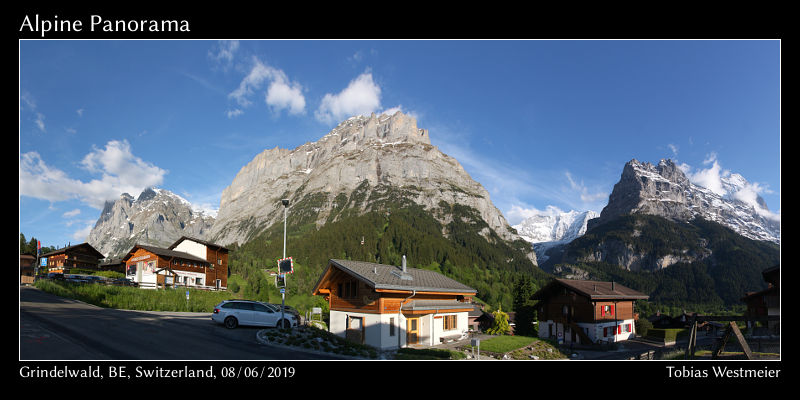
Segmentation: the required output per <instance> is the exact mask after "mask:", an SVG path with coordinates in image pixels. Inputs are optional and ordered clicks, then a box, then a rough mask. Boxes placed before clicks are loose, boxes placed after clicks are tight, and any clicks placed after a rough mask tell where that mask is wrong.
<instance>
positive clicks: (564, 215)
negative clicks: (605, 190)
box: [513, 206, 600, 263]
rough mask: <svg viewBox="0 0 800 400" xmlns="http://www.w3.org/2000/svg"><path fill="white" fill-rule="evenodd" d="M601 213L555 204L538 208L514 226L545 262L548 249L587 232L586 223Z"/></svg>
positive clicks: (537, 257) (539, 259) (540, 259)
mask: <svg viewBox="0 0 800 400" xmlns="http://www.w3.org/2000/svg"><path fill="white" fill-rule="evenodd" d="M599 216H600V214H598V213H597V212H594V211H574V210H572V211H566V212H564V211H562V210H560V209H558V208H557V207H554V206H548V207H547V209H546V210H544V211H539V210H536V211H535V212H534V214H533V215H531V216H529V217H528V218H526V219H525V220H524V221H522V222H521V223H520V224H517V225H514V226H513V228H514V229H516V230H517V233H518V234H519V235H520V237H522V238H523V239H525V240H526V241H528V242H530V243H532V244H533V249H534V251H535V252H536V259H537V260H538V261H539V262H540V263H543V262H545V261H547V259H548V257H547V255H545V253H546V252H547V250H549V249H550V248H552V247H554V246H558V245H560V244H565V243H569V242H571V241H573V240H575V239H576V238H578V237H580V236H583V234H584V233H586V224H587V223H588V221H589V220H590V219H592V218H597V217H599Z"/></svg>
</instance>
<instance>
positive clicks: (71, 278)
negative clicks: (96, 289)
mask: <svg viewBox="0 0 800 400" xmlns="http://www.w3.org/2000/svg"><path fill="white" fill-rule="evenodd" d="M64 280H66V281H67V282H73V283H87V282H89V280H88V279H86V276H84V275H75V274H69V275H64Z"/></svg>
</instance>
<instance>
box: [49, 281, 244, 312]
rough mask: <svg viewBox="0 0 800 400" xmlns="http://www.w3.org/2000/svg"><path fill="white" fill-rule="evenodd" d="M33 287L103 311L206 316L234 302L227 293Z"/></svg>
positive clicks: (60, 285) (59, 285) (77, 285)
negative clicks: (158, 312) (203, 313)
mask: <svg viewBox="0 0 800 400" xmlns="http://www.w3.org/2000/svg"><path fill="white" fill-rule="evenodd" d="M35 286H36V287H37V288H39V289H40V290H42V291H45V292H48V293H52V294H55V295H57V296H61V297H66V298H70V299H75V300H80V301H83V302H85V303H89V304H93V305H96V306H99V307H105V308H118V309H124V310H139V311H183V312H208V313H211V312H212V311H214V306H215V305H217V304H219V303H220V302H221V301H222V300H228V299H232V298H234V296H233V294H231V293H228V292H211V291H204V290H195V289H188V290H189V300H186V289H183V288H182V289H166V290H163V289H162V290H149V289H139V288H135V287H127V286H105V285H96V284H83V283H71V282H56V281H48V280H43V279H42V280H38V281H36V284H35Z"/></svg>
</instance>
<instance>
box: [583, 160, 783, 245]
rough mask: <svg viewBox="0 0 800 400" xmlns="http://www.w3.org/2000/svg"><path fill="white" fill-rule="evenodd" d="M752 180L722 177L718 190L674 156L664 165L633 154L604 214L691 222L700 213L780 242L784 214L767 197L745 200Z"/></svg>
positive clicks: (745, 233)
mask: <svg viewBox="0 0 800 400" xmlns="http://www.w3.org/2000/svg"><path fill="white" fill-rule="evenodd" d="M746 185H747V181H746V180H745V179H744V178H743V177H742V176H741V175H738V174H731V175H729V176H726V177H724V178H723V179H722V186H723V190H722V191H721V192H719V191H718V192H715V191H712V190H710V189H707V188H704V187H701V186H698V185H695V184H693V183H692V182H690V181H689V179H688V178H687V177H686V175H685V174H684V172H683V171H682V170H681V169H680V168H679V167H678V166H677V165H676V164H675V163H674V162H673V161H672V160H661V162H659V163H658V165H655V166H654V165H652V164H650V163H646V162H645V163H642V162H639V161H637V160H631V161H630V162H628V163H626V164H625V167H624V168H623V171H622V176H621V178H620V180H619V182H618V183H617V184H616V185H614V190H613V191H612V192H611V195H610V196H609V199H608V205H607V206H606V207H605V208H604V209H603V211H602V212H601V213H600V218H599V219H598V220H595V221H592V222H590V224H589V229H591V228H592V227H593V226H595V225H596V224H602V223H605V222H608V221H612V220H614V219H615V218H617V217H619V216H620V215H628V214H647V215H655V216H660V217H663V218H667V219H669V220H673V221H681V222H688V221H690V220H692V219H694V218H697V217H700V218H703V219H705V220H708V221H714V222H717V223H719V224H721V225H724V226H727V227H729V228H731V229H733V230H734V231H735V232H737V233H739V234H740V235H742V236H744V237H747V238H750V239H753V240H764V241H769V242H773V243H777V244H780V219H779V217H776V216H771V215H769V213H768V212H767V211H768V210H767V209H766V204H765V203H764V201H763V199H761V198H760V197H758V199H757V204H756V205H754V204H751V203H748V202H744V201H742V200H741V196H740V195H739V194H740V193H742V192H743V190H744V188H745V187H746Z"/></svg>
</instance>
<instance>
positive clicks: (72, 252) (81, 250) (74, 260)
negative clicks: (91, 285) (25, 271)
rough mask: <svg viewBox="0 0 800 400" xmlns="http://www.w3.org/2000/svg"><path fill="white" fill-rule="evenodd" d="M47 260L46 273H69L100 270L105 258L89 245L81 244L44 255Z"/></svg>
mask: <svg viewBox="0 0 800 400" xmlns="http://www.w3.org/2000/svg"><path fill="white" fill-rule="evenodd" d="M41 257H42V258H46V259H47V263H46V267H45V268H46V269H47V271H46V272H57V273H69V271H70V269H72V268H78V269H89V270H95V271H97V270H99V267H100V261H101V260H102V259H103V258H104V257H105V256H103V254H102V253H100V252H99V251H97V250H96V249H95V248H94V247H92V246H91V245H90V244H89V243H81V244H76V245H72V246H66V247H64V248H61V249H58V250H55V251H51V252H49V253H47V254H42V256H41Z"/></svg>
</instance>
